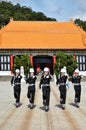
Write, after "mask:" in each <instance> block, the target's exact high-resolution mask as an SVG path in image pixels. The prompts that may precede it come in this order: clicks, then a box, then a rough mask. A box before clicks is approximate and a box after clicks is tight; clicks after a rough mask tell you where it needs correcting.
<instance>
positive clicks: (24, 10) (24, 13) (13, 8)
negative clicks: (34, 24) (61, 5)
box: [0, 1, 56, 28]
mask: <svg viewBox="0 0 86 130" xmlns="http://www.w3.org/2000/svg"><path fill="white" fill-rule="evenodd" d="M10 18H13V19H14V20H25V21H29V20H30V21H56V19H54V18H48V17H47V16H45V15H44V14H43V13H42V12H35V11H33V10H32V9H31V8H30V7H26V6H21V5H20V4H18V3H17V4H16V5H13V4H12V3H11V2H7V1H0V28H1V27H3V26H4V25H6V24H8V23H9V21H10Z"/></svg>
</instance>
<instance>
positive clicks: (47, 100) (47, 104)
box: [45, 91, 50, 111]
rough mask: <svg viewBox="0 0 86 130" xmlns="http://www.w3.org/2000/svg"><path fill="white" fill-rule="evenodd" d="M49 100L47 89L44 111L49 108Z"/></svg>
mask: <svg viewBox="0 0 86 130" xmlns="http://www.w3.org/2000/svg"><path fill="white" fill-rule="evenodd" d="M49 102H50V91H47V98H46V107H45V111H48V110H49Z"/></svg>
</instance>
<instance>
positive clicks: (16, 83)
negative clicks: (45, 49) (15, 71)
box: [11, 74, 22, 86]
mask: <svg viewBox="0 0 86 130" xmlns="http://www.w3.org/2000/svg"><path fill="white" fill-rule="evenodd" d="M21 78H22V76H21V75H20V74H19V75H14V76H13V77H12V79H11V85H13V86H21Z"/></svg>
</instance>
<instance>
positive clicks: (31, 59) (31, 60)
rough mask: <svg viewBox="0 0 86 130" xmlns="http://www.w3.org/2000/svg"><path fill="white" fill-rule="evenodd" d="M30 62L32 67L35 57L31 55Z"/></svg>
mask: <svg viewBox="0 0 86 130" xmlns="http://www.w3.org/2000/svg"><path fill="white" fill-rule="evenodd" d="M30 62H31V65H32V66H33V55H32V54H30Z"/></svg>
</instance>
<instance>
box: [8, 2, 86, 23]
mask: <svg viewBox="0 0 86 130" xmlns="http://www.w3.org/2000/svg"><path fill="white" fill-rule="evenodd" d="M6 1H9V0H6ZM10 1H11V2H12V3H13V4H17V3H19V4H20V5H21V6H27V7H30V8H31V9H32V10H34V11H36V12H42V13H44V14H45V15H46V16H47V17H51V18H55V19H56V20H57V21H68V20H70V19H71V18H73V19H76V18H80V19H81V20H86V0H10Z"/></svg>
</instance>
